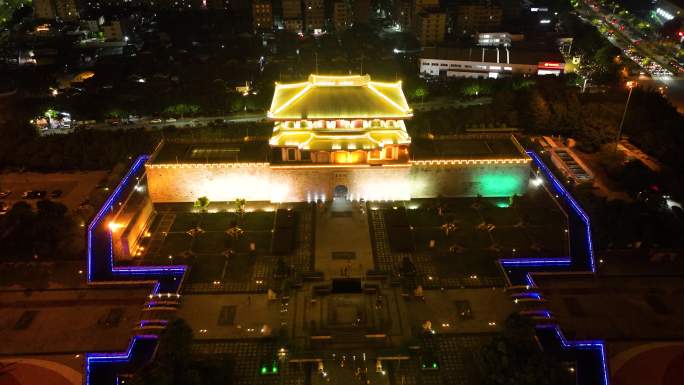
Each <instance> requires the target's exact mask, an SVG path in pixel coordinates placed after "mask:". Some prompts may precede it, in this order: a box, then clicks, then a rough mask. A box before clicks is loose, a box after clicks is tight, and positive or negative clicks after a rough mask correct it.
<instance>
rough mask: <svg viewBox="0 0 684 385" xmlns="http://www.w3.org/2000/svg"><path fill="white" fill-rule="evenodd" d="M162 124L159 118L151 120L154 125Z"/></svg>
mask: <svg viewBox="0 0 684 385" xmlns="http://www.w3.org/2000/svg"><path fill="white" fill-rule="evenodd" d="M161 122H162V120H161V119H159V118H156V119H152V120H150V123H154V124H157V123H161Z"/></svg>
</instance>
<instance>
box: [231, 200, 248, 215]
mask: <svg viewBox="0 0 684 385" xmlns="http://www.w3.org/2000/svg"><path fill="white" fill-rule="evenodd" d="M246 203H247V201H246V200H244V199H242V198H237V199H235V201H233V206H235V214H237V216H238V218H240V219H242V217H244V216H245V204H246Z"/></svg>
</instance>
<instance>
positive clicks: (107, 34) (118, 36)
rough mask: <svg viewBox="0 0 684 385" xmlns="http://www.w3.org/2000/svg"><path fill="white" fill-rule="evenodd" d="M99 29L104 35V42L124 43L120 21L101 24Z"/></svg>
mask: <svg viewBox="0 0 684 385" xmlns="http://www.w3.org/2000/svg"><path fill="white" fill-rule="evenodd" d="M100 28H101V29H102V34H103V35H104V38H105V40H107V41H124V34H123V29H122V28H121V22H120V21H118V20H112V21H110V22H108V23H105V24H102V26H101V27H100Z"/></svg>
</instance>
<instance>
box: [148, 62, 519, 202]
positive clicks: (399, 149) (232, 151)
mask: <svg viewBox="0 0 684 385" xmlns="http://www.w3.org/2000/svg"><path fill="white" fill-rule="evenodd" d="M268 116H269V118H270V119H271V120H272V121H273V133H272V135H271V137H270V139H269V140H268V142H267V141H265V140H246V141H244V142H240V143H223V142H194V141H184V140H176V141H169V142H167V143H162V144H161V145H160V146H158V148H157V150H155V152H154V153H153V154H152V155H151V157H150V160H149V161H148V163H147V165H146V167H147V187H148V193H149V196H150V198H151V200H152V201H153V202H155V203H156V202H194V201H195V200H197V198H198V197H202V196H206V197H208V198H209V199H210V200H211V201H213V202H231V201H234V200H235V199H246V200H248V201H270V202H318V201H326V200H329V199H331V198H333V197H335V198H345V199H349V200H357V201H361V200H363V201H392V200H409V199H414V198H421V199H422V198H434V197H437V196H445V197H458V196H477V195H482V196H511V195H514V194H518V195H521V194H524V193H525V191H526V189H527V181H528V178H529V174H530V169H529V163H530V158H529V156H527V154H525V151H524V149H523V148H522V147H521V146H520V144H519V143H518V142H517V140H516V139H515V137H513V136H511V135H508V136H507V135H505V134H504V135H503V136H502V135H498V134H491V135H490V134H477V135H474V136H472V135H463V136H459V135H450V136H448V137H444V138H434V137H430V138H421V137H417V138H414V140H413V141H412V139H411V137H410V136H409V135H408V132H407V129H406V124H405V122H406V120H407V119H409V118H411V117H412V111H411V108H410V107H409V106H408V103H407V102H406V98H405V97H404V94H403V91H402V89H401V82H395V83H380V82H373V81H371V79H370V77H369V76H318V75H311V76H310V77H309V78H308V81H306V82H301V83H295V84H276V89H275V94H274V96H273V102H272V104H271V107H270V110H269V112H268Z"/></svg>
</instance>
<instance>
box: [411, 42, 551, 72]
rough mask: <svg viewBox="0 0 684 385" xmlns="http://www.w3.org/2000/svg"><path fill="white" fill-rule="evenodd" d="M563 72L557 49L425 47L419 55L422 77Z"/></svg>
mask: <svg viewBox="0 0 684 385" xmlns="http://www.w3.org/2000/svg"><path fill="white" fill-rule="evenodd" d="M564 71H565V62H564V60H563V57H562V56H561V54H560V52H557V51H530V50H524V49H520V48H517V49H513V48H510V47H501V48H482V47H476V48H436V47H426V48H425V49H423V53H422V54H421V58H420V74H421V75H423V76H439V77H463V78H497V77H499V76H508V75H513V74H516V75H517V74H522V75H560V74H562V73H563V72H564Z"/></svg>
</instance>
